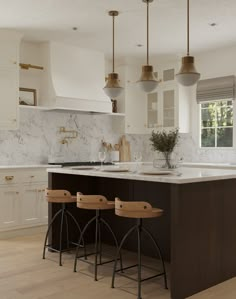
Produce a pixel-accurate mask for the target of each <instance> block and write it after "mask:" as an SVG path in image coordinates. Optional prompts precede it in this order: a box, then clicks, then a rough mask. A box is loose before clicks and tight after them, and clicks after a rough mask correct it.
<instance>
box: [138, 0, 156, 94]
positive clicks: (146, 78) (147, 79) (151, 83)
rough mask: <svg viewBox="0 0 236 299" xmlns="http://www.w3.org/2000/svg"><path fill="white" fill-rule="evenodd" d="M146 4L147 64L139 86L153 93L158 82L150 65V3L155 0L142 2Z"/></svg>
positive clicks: (143, 67)
mask: <svg viewBox="0 0 236 299" xmlns="http://www.w3.org/2000/svg"><path fill="white" fill-rule="evenodd" d="M142 1H143V2H144V3H147V64H146V65H143V66H142V74H141V78H140V79H139V81H137V84H138V85H139V87H140V88H141V89H142V91H144V92H151V91H153V90H154V89H155V88H156V87H157V85H158V81H157V80H156V79H155V76H154V74H153V67H152V65H149V3H151V2H153V0H142Z"/></svg>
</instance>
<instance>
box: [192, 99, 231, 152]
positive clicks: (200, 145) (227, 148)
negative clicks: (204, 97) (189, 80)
mask: <svg viewBox="0 0 236 299" xmlns="http://www.w3.org/2000/svg"><path fill="white" fill-rule="evenodd" d="M217 101H232V106H233V144H232V146H231V147H229V146H227V147H210V146H209V147H208V146H207V147H202V142H201V134H202V124H201V104H206V103H210V102H217ZM198 106H199V107H198V145H199V148H200V149H201V150H208V149H214V150H233V149H235V148H236V103H235V100H234V98H229V99H223V100H215V101H204V102H201V103H199V105H198Z"/></svg>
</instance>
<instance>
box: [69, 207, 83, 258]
mask: <svg viewBox="0 0 236 299" xmlns="http://www.w3.org/2000/svg"><path fill="white" fill-rule="evenodd" d="M66 212H67V214H68V215H69V216H70V217H71V219H72V220H73V221H74V223H75V225H76V227H77V228H78V231H79V234H80V236H81V233H82V232H81V228H80V226H79V223H78V222H77V220H76V219H75V217H74V216H73V215H72V214H71V212H69V211H68V210H67V211H66ZM82 242H83V247H84V257H85V259H87V253H86V245H85V241H84V238H83V239H82Z"/></svg>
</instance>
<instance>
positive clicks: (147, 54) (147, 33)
mask: <svg viewBox="0 0 236 299" xmlns="http://www.w3.org/2000/svg"><path fill="white" fill-rule="evenodd" d="M147 65H149V1H147Z"/></svg>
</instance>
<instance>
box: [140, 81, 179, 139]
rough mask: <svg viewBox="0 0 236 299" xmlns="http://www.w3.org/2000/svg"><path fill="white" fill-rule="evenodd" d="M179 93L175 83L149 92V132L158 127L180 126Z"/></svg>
mask: <svg viewBox="0 0 236 299" xmlns="http://www.w3.org/2000/svg"><path fill="white" fill-rule="evenodd" d="M177 111H178V94H177V88H176V86H175V85H173V84H169V85H165V86H160V87H159V88H158V91H156V92H153V93H150V94H147V100H146V116H147V123H146V124H145V126H146V128H147V133H149V131H150V132H151V131H152V130H157V129H166V130H168V129H173V128H175V127H178V113H177Z"/></svg>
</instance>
